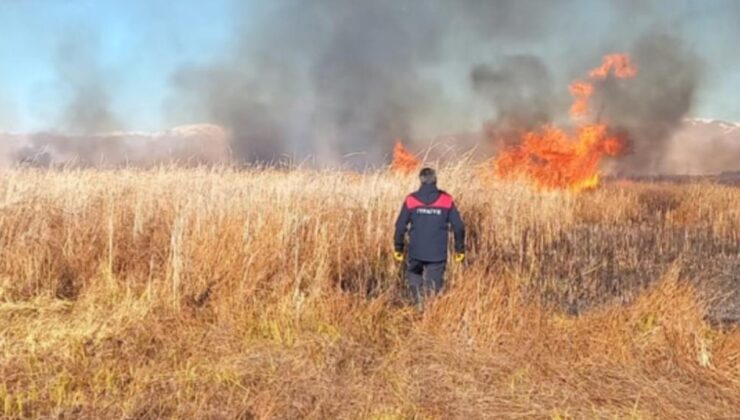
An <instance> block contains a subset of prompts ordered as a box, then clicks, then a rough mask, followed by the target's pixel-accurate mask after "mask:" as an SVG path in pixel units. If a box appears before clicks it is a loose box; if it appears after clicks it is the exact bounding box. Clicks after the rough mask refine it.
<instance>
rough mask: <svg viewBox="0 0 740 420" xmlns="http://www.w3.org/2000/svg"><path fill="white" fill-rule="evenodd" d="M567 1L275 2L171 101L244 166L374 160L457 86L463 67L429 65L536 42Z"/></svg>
mask: <svg viewBox="0 0 740 420" xmlns="http://www.w3.org/2000/svg"><path fill="white" fill-rule="evenodd" d="M565 4H566V3H561V4H560V5H555V4H553V3H552V2H549V1H544V0H537V1H533V0H524V1H516V2H514V1H482V0H472V1H465V2H454V3H453V2H448V1H443V0H378V1H372V2H370V1H358V0H351V1H341V0H319V1H311V2H307V1H300V0H278V1H275V2H271V5H270V6H269V7H266V9H265V10H263V11H262V14H260V19H259V20H260V22H261V23H260V24H259V26H258V27H257V28H256V29H255V28H254V27H250V26H248V25H244V27H243V28H241V29H240V30H239V31H238V33H237V34H235V39H236V40H237V41H236V42H235V45H234V48H233V49H232V51H231V52H230V54H229V55H228V56H226V57H222V58H221V59H219V60H217V61H215V62H211V63H205V64H191V65H188V66H185V67H183V68H181V69H179V70H178V71H177V72H176V74H174V75H173V78H172V81H173V87H174V88H175V95H174V99H173V100H172V101H170V103H174V104H177V105H175V106H176V107H178V108H179V109H178V112H180V113H184V114H185V115H188V114H190V115H193V114H194V115H196V116H201V115H205V116H206V117H208V118H211V119H215V122H218V123H220V124H224V125H225V126H227V127H228V128H229V129H230V130H231V131H232V135H233V149H234V152H235V154H236V155H237V157H239V158H240V159H243V160H246V161H250V160H255V159H257V160H274V159H277V158H280V156H281V155H284V154H288V155H291V156H293V155H299V156H300V155H305V154H312V155H314V156H315V157H316V158H317V159H318V160H319V161H323V162H335V163H336V162H343V163H345V164H350V165H352V166H355V167H361V166H363V165H367V164H377V163H381V162H383V161H384V160H385V158H386V157H387V156H388V154H389V152H390V150H391V146H392V144H393V142H394V140H395V139H396V138H402V139H404V140H409V139H410V138H413V137H415V136H417V133H418V132H423V131H424V127H422V126H421V125H422V124H423V121H422V120H424V118H427V116H428V115H436V114H443V113H444V112H445V110H444V109H445V107H446V105H447V103H448V102H447V98H446V95H447V93H446V91H445V87H446V85H447V84H450V83H452V84H458V85H460V84H461V83H463V82H464V81H465V79H466V77H467V74H466V73H467V71H468V69H469V67H468V69H461V70H462V71H461V72H459V73H456V74H446V75H445V76H444V77H442V78H440V77H438V76H434V75H433V70H434V69H435V68H438V67H439V66H443V65H446V64H448V63H455V62H470V61H471V57H469V55H470V53H471V52H474V51H487V54H491V53H492V52H493V51H494V50H495V49H496V47H495V45H496V44H497V43H501V42H522V41H528V40H532V39H536V38H539V37H541V36H543V34H544V33H545V32H546V31H547V30H548V28H549V24H550V23H551V22H552V21H555V20H553V19H551V18H553V17H555V16H557V15H558V14H559V13H561V10H562V7H563V5H565ZM252 13H254V12H253V11H252ZM249 17H250V16H245V21H246V20H248V18H249ZM524 23H526V24H524ZM191 118H192V117H191ZM355 153H361V154H360V155H359V156H357V155H356V156H354V157H352V158H348V155H352V154H355Z"/></svg>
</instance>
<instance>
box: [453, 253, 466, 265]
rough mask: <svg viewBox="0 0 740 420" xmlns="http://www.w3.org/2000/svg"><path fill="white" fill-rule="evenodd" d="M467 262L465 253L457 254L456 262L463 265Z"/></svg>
mask: <svg viewBox="0 0 740 420" xmlns="http://www.w3.org/2000/svg"><path fill="white" fill-rule="evenodd" d="M463 261H465V253H464V252H458V253H457V254H455V262H458V263H461V262H463Z"/></svg>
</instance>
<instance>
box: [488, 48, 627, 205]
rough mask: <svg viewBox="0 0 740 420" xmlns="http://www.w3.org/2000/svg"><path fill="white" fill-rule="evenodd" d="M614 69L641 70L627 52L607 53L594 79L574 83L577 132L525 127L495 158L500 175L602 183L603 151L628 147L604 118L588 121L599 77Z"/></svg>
mask: <svg viewBox="0 0 740 420" xmlns="http://www.w3.org/2000/svg"><path fill="white" fill-rule="evenodd" d="M610 74H613V75H614V77H617V78H629V77H634V76H635V74H637V70H636V69H635V67H633V66H632V64H631V63H630V59H629V57H628V56H627V55H624V54H611V55H607V56H605V57H604V60H603V62H602V64H601V66H600V67H597V68H595V69H593V70H591V71H590V72H589V81H580V80H577V81H575V82H573V83H572V84H571V85H570V92H571V95H572V96H573V105H572V106H571V109H570V114H571V117H572V118H574V119H578V120H579V122H578V123H577V124H576V128H575V132H574V133H573V134H569V133H568V132H566V131H565V130H563V129H560V128H558V127H554V126H550V125H547V126H545V127H542V128H541V129H539V130H537V131H532V132H528V133H525V134H524V135H523V136H522V139H521V140H522V141H521V143H520V144H519V145H517V146H513V147H510V148H508V149H506V150H504V152H502V153H501V154H500V155H499V156H498V157H497V158H496V160H495V162H494V163H495V172H496V175H497V176H498V177H499V178H502V179H512V178H524V179H527V180H529V181H530V182H532V183H533V184H534V185H535V186H536V187H537V188H541V189H548V190H554V189H569V190H572V191H581V190H584V189H589V188H594V187H596V186H598V184H599V165H600V163H601V160H602V158H603V157H604V156H617V155H619V154H620V153H621V152H622V151H623V150H624V142H623V139H622V138H620V137H619V136H617V135H614V134H611V133H610V131H609V129H608V127H607V126H606V125H605V124H602V123H600V122H598V121H597V122H587V121H583V120H584V119H585V118H586V117H588V116H590V114H591V104H590V99H591V96H592V95H593V92H594V85H593V81H594V80H599V79H605V78H606V77H608V76H609V75H610Z"/></svg>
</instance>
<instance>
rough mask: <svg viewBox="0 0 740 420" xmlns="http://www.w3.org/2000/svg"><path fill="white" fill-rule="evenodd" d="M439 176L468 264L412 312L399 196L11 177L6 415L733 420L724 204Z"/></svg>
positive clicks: (222, 180) (329, 180) (3, 205)
mask: <svg viewBox="0 0 740 420" xmlns="http://www.w3.org/2000/svg"><path fill="white" fill-rule="evenodd" d="M440 177H441V184H442V187H444V188H445V189H446V190H448V191H450V193H452V194H454V195H455V197H456V200H457V201H458V203H459V206H460V208H461V210H462V212H463V217H464V218H465V220H466V222H467V224H468V229H469V232H470V234H469V244H468V245H469V249H470V251H469V253H468V260H469V261H468V263H467V264H466V266H464V267H461V266H451V268H450V272H449V275H448V280H449V286H450V287H449V289H448V292H447V293H446V294H445V295H444V296H443V297H441V298H440V299H437V300H436V301H435V302H433V303H432V304H430V305H429V306H428V307H427V310H426V311H425V312H424V313H422V314H418V313H416V312H415V311H413V310H412V309H411V308H409V307H407V306H405V305H404V304H403V302H402V300H401V298H400V290H399V285H400V277H399V274H400V271H399V268H398V266H396V265H395V264H394V263H393V261H392V258H391V257H390V252H389V251H390V247H391V234H392V232H391V229H392V222H393V219H394V217H395V213H396V211H398V207H399V205H400V203H401V200H402V199H403V197H404V195H405V194H406V193H407V192H408V191H409V190H410V189H412V188H414V187H415V186H416V185H415V182H416V181H415V179H414V177H408V178H404V177H399V176H398V175H389V174H387V173H375V174H368V175H362V176H358V177H357V179H354V180H353V182H351V183H348V182H347V180H346V177H345V176H344V175H343V174H342V173H340V172H331V171H327V172H311V171H288V172H281V171H276V170H250V171H246V172H239V171H232V170H228V169H214V170H206V169H191V170H184V169H169V170H152V171H133V170H132V171H129V170H122V171H94V170H85V171H63V172H53V171H35V170H18V171H10V172H6V173H5V174H4V177H3V178H2V180H1V181H0V320H1V321H0V325H2V328H0V378H2V379H0V410H2V415H3V416H6V417H55V416H59V417H61V416H64V417H77V418H81V417H82V418H120V417H128V418H156V417H179V418H234V417H238V418H273V417H277V418H298V417H308V418H336V417H340V418H490V417H550V418H566V417H575V418H605V417H606V418H614V417H618V418H622V417H631V418H728V417H732V416H734V415H737V407H740V363H739V361H740V332H738V331H737V330H733V329H729V328H720V327H718V326H713V325H714V323H715V322H716V323H721V322H722V320H726V319H729V318H731V317H733V316H735V315H734V314H736V313H737V312H733V311H736V310H737V309H738V308H737V307H736V306H734V305H736V304H737V302H738V299H737V298H738V296H737V295H736V294H735V295H733V294H732V293H737V290H736V289H737V286H736V285H737V281H738V277H737V273H739V272H740V269H738V268H740V258H739V257H738V255H740V234H739V232H740V212H739V210H738V207H737V202H738V200H740V191H739V190H737V189H733V188H729V187H721V186H716V185H712V184H689V185H682V186H657V185H649V184H640V183H632V184H629V185H617V184H615V185H605V186H604V187H603V188H601V189H598V190H596V191H593V192H591V193H588V194H577V195H572V194H569V193H566V192H546V193H535V192H532V191H531V190H530V189H528V188H526V187H525V186H519V185H516V184H508V183H495V182H494V183H491V182H486V183H482V182H480V181H479V180H478V178H477V177H476V176H475V174H474V171H470V170H467V169H463V168H454V169H453V168H450V169H444V168H443V169H442V170H441V171H440ZM733 299H734V301H733ZM728 302H729V304H728ZM733 302H734V304H733Z"/></svg>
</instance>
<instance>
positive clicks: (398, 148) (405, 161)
mask: <svg viewBox="0 0 740 420" xmlns="http://www.w3.org/2000/svg"><path fill="white" fill-rule="evenodd" d="M420 166H421V161H420V160H419V158H417V157H416V156H414V155H413V154H411V152H409V151H408V150H406V148H405V147H404V146H403V143H401V140H400V139H399V140H396V145H395V146H394V147H393V162H392V163H391V169H392V170H393V171H394V172H398V173H402V174H410V173H413V172H415V171H416V170H417V169H418V168H419V167H420Z"/></svg>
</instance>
